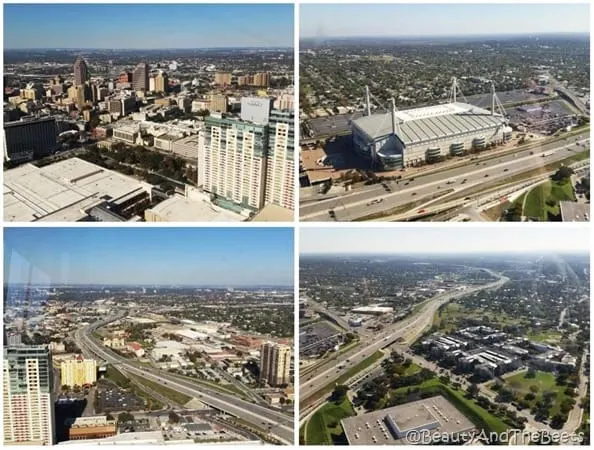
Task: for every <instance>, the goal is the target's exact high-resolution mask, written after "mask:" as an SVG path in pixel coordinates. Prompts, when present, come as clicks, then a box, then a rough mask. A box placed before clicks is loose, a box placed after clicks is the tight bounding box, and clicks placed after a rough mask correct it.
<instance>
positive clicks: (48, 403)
mask: <svg viewBox="0 0 594 450" xmlns="http://www.w3.org/2000/svg"><path fill="white" fill-rule="evenodd" d="M3 372H4V377H3V378H4V380H3V383H4V389H3V403H4V417H3V419H4V424H3V426H4V444H35V445H53V444H55V440H56V439H55V427H54V405H53V400H52V386H53V377H52V361H51V353H50V351H49V349H48V348H47V347H46V346H27V345H19V346H14V347H5V348H4V371H3Z"/></svg>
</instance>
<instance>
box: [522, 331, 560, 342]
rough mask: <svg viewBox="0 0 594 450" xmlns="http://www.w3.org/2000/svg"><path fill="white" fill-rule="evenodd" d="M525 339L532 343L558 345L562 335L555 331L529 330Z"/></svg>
mask: <svg viewBox="0 0 594 450" xmlns="http://www.w3.org/2000/svg"><path fill="white" fill-rule="evenodd" d="M526 337H527V338H528V339H530V340H532V341H537V342H544V343H547V344H558V343H559V342H560V341H561V338H562V337H563V334H562V333H561V332H560V331H557V330H531V331H529V332H528V333H526Z"/></svg>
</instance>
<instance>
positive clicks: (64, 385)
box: [62, 384, 70, 391]
mask: <svg viewBox="0 0 594 450" xmlns="http://www.w3.org/2000/svg"><path fill="white" fill-rule="evenodd" d="M68 389H70V386H68V385H67V384H63V385H62V390H63V391H67V390H68Z"/></svg>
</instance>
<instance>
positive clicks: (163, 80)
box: [155, 72, 169, 92]
mask: <svg viewBox="0 0 594 450" xmlns="http://www.w3.org/2000/svg"><path fill="white" fill-rule="evenodd" d="M168 87H169V78H168V77H167V74H166V73H165V72H159V74H158V75H157V76H156V77H155V92H167V88H168Z"/></svg>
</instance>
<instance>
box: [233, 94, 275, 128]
mask: <svg viewBox="0 0 594 450" xmlns="http://www.w3.org/2000/svg"><path fill="white" fill-rule="evenodd" d="M273 102H274V99H272V98H268V97H242V99H241V115H240V117H241V120H244V121H246V122H252V123H255V124H258V125H266V124H268V121H269V118H270V111H271V110H272V104H273Z"/></svg>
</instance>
